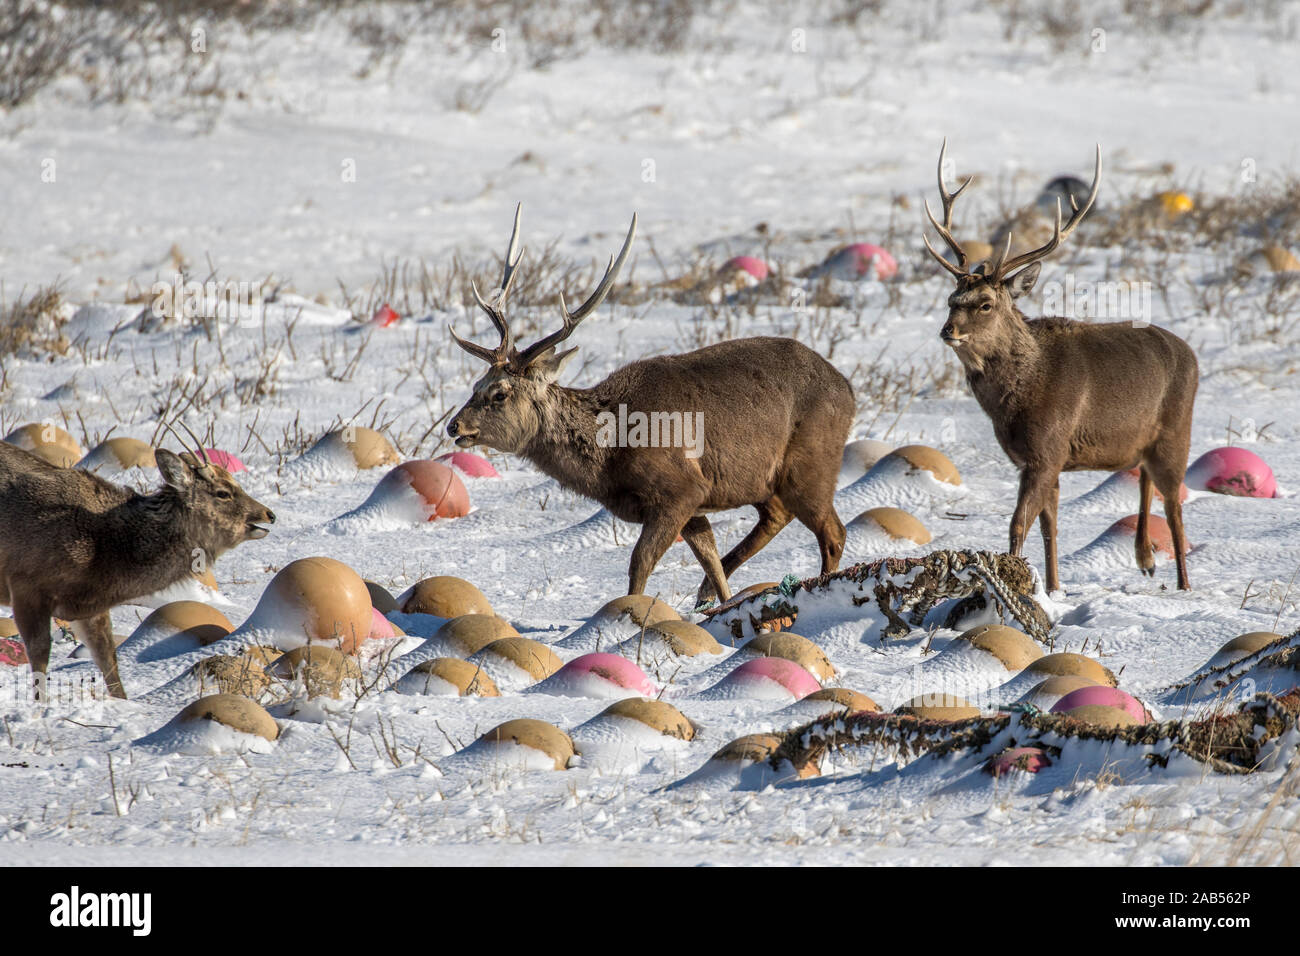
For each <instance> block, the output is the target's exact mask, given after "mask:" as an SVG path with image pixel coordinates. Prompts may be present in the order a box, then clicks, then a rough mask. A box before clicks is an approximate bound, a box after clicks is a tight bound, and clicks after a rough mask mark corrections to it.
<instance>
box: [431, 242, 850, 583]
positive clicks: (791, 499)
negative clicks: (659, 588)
mask: <svg viewBox="0 0 1300 956" xmlns="http://www.w3.org/2000/svg"><path fill="white" fill-rule="evenodd" d="M517 228H518V220H517V218H516V231H517ZM634 230H635V220H634V221H633V229H632V230H629V233H628V239H627V242H626V243H625V245H624V248H623V252H622V253H621V254H620V257H619V260H618V264H621V262H622V260H623V257H624V256H625V255H626V253H627V249H628V246H630V244H631V241H632V236H633V232H634ZM517 260H518V257H517V255H516V242H515V239H514V238H512V240H511V245H510V252H508V253H507V257H506V274H505V277H504V279H503V282H502V291H501V293H500V294H499V300H498V301H499V305H498V306H497V307H496V308H493V307H490V306H487V305H486V304H485V303H482V302H480V304H481V305H483V307H484V308H485V310H487V311H488V314H489V316H491V317H492V319H493V322H494V324H496V325H497V328H498V331H499V332H500V333H501V344H500V345H499V346H498V347H497V349H496V350H488V349H486V348H483V347H482V346H476V345H473V344H472V343H465V342H461V344H462V347H465V348H466V350H467V351H470V352H471V354H474V355H476V356H478V357H480V358H483V359H484V360H485V361H488V362H489V363H490V364H491V368H490V369H489V370H488V372H487V373H486V374H484V375H483V377H482V378H480V379H479V380H478V382H476V383H475V385H474V391H473V395H472V396H471V398H470V400H469V401H468V402H467V403H466V405H465V407H464V408H462V409H461V410H460V411H459V412H458V413H457V414H456V415H455V417H453V418H452V420H451V421H450V422H449V423H448V426H447V432H448V434H450V435H451V436H452V437H453V438H455V439H456V443H457V444H458V445H461V446H463V447H467V446H470V445H475V444H481V445H487V446H489V447H492V448H496V449H498V450H500V451H505V452H509V453H512V454H517V455H520V456H522V457H524V458H527V459H528V460H529V461H531V462H533V463H534V464H535V465H537V467H538V468H540V469H541V470H542V471H543V472H545V473H546V474H547V475H549V476H551V477H552V478H554V479H555V480H556V481H558V482H559V483H560V484H561V485H563V486H564V487H566V488H569V489H571V490H573V491H576V492H578V493H579V494H582V495H584V496H586V497H588V498H592V499H594V500H596V501H598V502H600V503H601V504H602V505H604V506H605V507H606V508H608V509H609V511H610V512H611V513H612V514H613V515H615V516H616V517H618V518H621V519H622V520H624V521H630V522H634V523H636V524H640V525H642V526H643V527H642V531H641V536H640V538H639V539H638V541H637V543H636V546H635V547H634V549H633V551H632V561H631V566H630V568H629V572H628V593H629V594H641V593H644V591H645V585H646V581H647V579H648V578H649V575H650V572H651V571H652V570H653V569H654V566H655V564H656V563H658V561H659V559H660V558H661V557H662V556H663V554H664V552H665V551H667V549H668V547H669V546H670V545H671V544H672V543H673V541H674V539H675V538H676V536H677V535H678V534H679V533H680V534H681V536H682V538H683V539H684V540H685V541H686V543H687V545H688V546H689V547H690V548H691V550H692V552H693V553H694V554H695V556H696V558H697V559H698V560H699V562H700V564H701V566H702V567H703V568H704V571H705V580H704V583H703V584H702V585H701V586H700V590H699V599H700V601H704V600H707V599H708V598H709V597H710V596H711V595H713V594H717V595H718V596H719V597H722V598H724V599H725V598H727V597H730V595H731V591H730V588H729V587H728V585H727V578H728V577H730V575H731V574H732V572H734V571H735V570H736V568H737V567H739V566H740V565H741V564H743V563H744V562H745V561H747V560H748V559H749V558H751V557H752V556H753V555H754V554H755V553H757V552H758V551H759V549H761V548H762V547H763V546H764V545H765V544H767V542H768V541H770V540H771V539H772V538H773V536H775V535H776V533H777V532H779V531H780V530H781V529H782V528H784V527H785V526H786V525H787V524H789V522H790V521H791V520H792V519H794V518H797V519H798V520H799V521H800V522H802V523H803V524H804V525H805V526H806V527H807V528H808V529H809V530H810V531H812V533H813V534H814V535H815V536H816V537H817V541H818V544H819V546H820V550H821V567H822V572H823V573H825V572H827V571H833V570H835V569H836V568H837V567H838V566H839V561H840V557H841V555H842V553H843V550H844V525H843V524H842V523H841V522H840V519H839V517H838V516H837V515H836V513H835V509H834V506H833V503H832V498H833V497H834V494H835V484H836V479H837V477H838V471H839V463H840V458H841V456H842V452H843V448H844V443H845V440H846V439H847V437H848V432H849V428H850V426H851V425H852V422H853V417H854V414H855V411H856V409H855V405H854V401H853V391H852V389H851V387H850V386H849V383H848V381H847V380H846V379H845V378H844V376H843V375H841V374H840V373H839V372H838V371H836V369H835V368H834V367H833V366H832V365H831V364H830V363H829V362H827V361H826V360H825V359H823V358H822V357H821V356H819V355H817V354H816V353H815V352H813V351H812V350H811V349H809V348H807V347H806V346H804V345H802V344H800V343H799V342H796V341H793V340H791V339H779V338H752V339H739V340H733V341H727V342H722V343H719V344H717V345H712V346H709V347H707V348H703V349H699V350H697V351H694V352H688V353H686V354H683V355H667V356H660V357H656V358H649V359H643V360H641V361H638V362H633V363H632V364H630V365H627V366H624V367H623V368H621V369H619V370H617V371H616V372H614V373H613V374H612V375H610V376H609V377H608V378H606V379H605V380H604V381H602V382H600V383H599V384H597V385H595V386H593V387H592V388H585V389H584V388H565V387H562V386H559V385H557V384H555V381H556V379H557V377H558V376H559V374H560V372H561V370H562V369H563V367H564V365H565V364H566V363H567V362H568V361H569V360H570V359H571V358H572V357H573V354H574V353H575V352H576V351H577V350H576V349H569V350H568V351H565V352H562V353H559V354H557V353H556V352H555V345H556V344H558V342H559V341H562V340H563V339H564V338H565V337H567V335H568V334H569V333H571V332H572V331H573V329H574V328H575V327H576V326H577V323H578V322H579V321H581V319H582V317H584V316H585V315H586V314H588V313H589V312H590V311H592V309H594V308H595V306H596V305H598V304H599V301H600V299H601V298H603V296H604V292H605V291H607V290H608V287H609V285H610V284H612V282H613V277H614V276H615V275H616V273H617V270H618V264H611V267H610V270H609V271H608V272H607V273H606V276H605V279H604V280H602V283H601V287H600V288H599V289H598V290H597V293H596V294H594V295H593V296H592V297H591V299H589V300H588V301H587V303H585V304H584V305H583V306H582V308H580V309H578V310H577V311H576V312H574V313H568V312H566V313H565V325H564V328H563V329H562V330H561V332H559V333H553V334H552V335H550V336H548V337H546V338H545V339H543V340H541V341H540V342H538V343H534V345H532V346H530V347H529V348H527V349H525V350H524V351H523V353H519V352H517V351H516V350H515V349H514V346H513V340H512V339H511V336H510V333H509V328H508V326H507V325H506V324H505V318H504V315H503V313H502V311H501V310H502V308H503V305H504V303H503V300H504V297H505V293H506V292H508V290H509V284H510V280H511V278H512V273H513V268H514V263H515V262H517ZM453 334H454V333H453ZM457 341H461V340H459V339H457ZM620 405H621V406H624V407H625V409H626V411H627V413H628V414H629V415H630V414H631V413H633V412H644V413H646V414H647V415H648V414H651V413H654V412H668V413H672V412H679V413H682V414H683V415H687V414H694V413H696V412H699V413H702V414H703V419H702V422H703V441H702V454H700V455H699V457H689V456H688V455H687V454H686V450H685V449H684V448H681V447H667V448H664V447H658V448H656V447H618V446H616V445H615V446H612V447H607V446H610V443H609V442H602V441H600V439H599V426H600V423H599V421H598V418H597V416H599V415H601V413H606V412H607V413H609V414H611V415H617V414H618V412H619V406H620ZM743 505H753V506H754V507H755V508H756V509H757V510H758V515H759V520H758V524H757V525H756V526H755V527H754V529H753V530H752V531H750V533H749V534H748V535H747V536H746V537H745V538H744V539H743V540H742V541H741V542H740V543H739V544H738V545H736V547H734V548H733V549H732V550H731V551H730V552H729V553H728V554H727V555H726V556H725V557H724V558H722V559H719V557H718V551H717V545H716V543H715V541H714V538H713V528H712V526H711V525H710V524H709V520H708V518H707V517H706V516H707V515H708V513H710V512H713V511H722V510H725V509H728V508H739V507H741V506H743Z"/></svg>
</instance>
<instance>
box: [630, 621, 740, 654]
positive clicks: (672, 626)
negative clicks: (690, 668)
mask: <svg viewBox="0 0 1300 956" xmlns="http://www.w3.org/2000/svg"><path fill="white" fill-rule="evenodd" d="M645 633H646V638H647V639H648V638H650V637H652V636H653V637H657V638H659V639H660V640H661V641H663V643H664V644H666V645H667V646H668V649H669V650H671V651H672V652H673V653H674V654H676V655H678V656H679V657H695V656H697V655H699V654H721V653H722V645H721V644H719V643H718V642H717V641H716V640H715V639H714V637H713V635H712V634H710V633H709V632H708V631H706V630H705V629H704V628H702V627H700V626H699V625H698V624H692V623H690V622H689V621H682V620H676V621H673V620H668V621H655V622H654V623H653V624H647V625H646V629H645ZM630 640H631V641H636V640H637V638H636V637H633V638H630Z"/></svg>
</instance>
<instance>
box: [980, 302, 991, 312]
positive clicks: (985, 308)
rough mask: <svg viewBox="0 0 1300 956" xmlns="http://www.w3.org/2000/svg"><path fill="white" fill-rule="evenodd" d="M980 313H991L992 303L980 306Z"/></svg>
mask: <svg viewBox="0 0 1300 956" xmlns="http://www.w3.org/2000/svg"><path fill="white" fill-rule="evenodd" d="M980 311H981V312H992V311H993V303H992V302H985V303H984V304H983V305H981V306H980Z"/></svg>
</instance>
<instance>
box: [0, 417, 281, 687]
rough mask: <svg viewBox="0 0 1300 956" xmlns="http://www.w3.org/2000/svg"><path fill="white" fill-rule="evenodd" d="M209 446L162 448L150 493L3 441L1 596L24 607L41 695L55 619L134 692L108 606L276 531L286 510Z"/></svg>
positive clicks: (113, 680) (23, 626) (22, 621)
mask: <svg viewBox="0 0 1300 956" xmlns="http://www.w3.org/2000/svg"><path fill="white" fill-rule="evenodd" d="M199 450H200V453H201V454H202V457H203V460H202V462H200V461H199V460H198V459H197V458H195V456H194V455H193V454H192V453H189V452H186V453H185V454H183V455H180V456H179V457H178V456H177V455H174V454H172V453H171V452H169V451H166V450H164V449H161V448H160V449H158V451H157V452H156V458H157V462H158V470H159V471H160V472H162V476H163V481H164V482H165V484H164V485H163V487H162V489H160V490H159V491H157V492H155V493H153V494H152V495H141V494H139V493H137V492H134V491H130V490H128V489H126V488H122V487H120V486H118V485H115V484H113V483H111V482H108V481H105V480H104V479H102V478H100V477H98V476H96V475H93V474H89V473H87V472H84V471H77V470H74V469H70V468H56V467H55V466H54V465H51V464H49V463H48V462H46V461H43V460H42V459H40V458H37V457H36V456H35V455H32V454H30V453H28V452H25V451H23V450H22V449H21V448H16V447H14V446H13V445H9V444H6V443H4V442H0V514H3V520H0V604H8V605H10V606H11V607H12V608H13V612H14V622H15V623H16V624H17V625H18V633H19V634H21V635H22V639H23V643H24V644H25V645H26V646H27V657H28V660H30V661H31V665H32V674H33V676H34V678H35V682H36V693H37V697H38V699H39V698H41V697H43V696H44V689H45V688H44V683H45V673H46V670H47V668H48V666H49V660H50V618H51V617H52V616H57V617H60V618H64V619H65V620H68V621H70V622H71V623H72V630H73V633H74V634H76V636H77V638H78V639H79V640H81V641H82V642H83V643H84V644H85V645H86V646H87V647H89V648H90V653H91V656H92V657H93V658H94V660H95V663H96V664H97V665H98V666H99V669H100V671H102V672H103V674H104V681H105V682H106V683H107V685H108V690H109V693H110V694H112V695H113V696H114V697H126V691H125V689H124V688H123V687H122V679H121V676H120V675H119V674H118V669H117V647H116V646H115V644H114V643H113V632H112V626H111V622H110V620H109V614H108V612H109V610H110V609H111V608H113V607H114V606H116V605H118V604H124V603H127V602H129V601H131V600H132V599H133V598H139V597H143V596H145V595H148V594H152V593H154V592H155V591H159V590H161V589H162V588H165V587H167V586H168V585H170V584H173V583H175V582H176V581H179V580H180V579H181V578H183V577H185V576H186V575H188V574H190V573H191V571H192V570H193V565H194V562H195V561H196V559H198V558H199V557H200V556H202V558H203V560H205V561H206V562H209V563H210V562H212V561H214V560H216V558H217V556H218V555H220V554H221V553H223V552H225V551H229V550H230V549H231V548H233V547H235V546H236V545H238V544H241V543H243V542H244V541H250V540H256V539H258V538H264V537H266V535H267V529H266V528H264V527H262V525H263V524H271V523H274V521H275V515H274V514H272V513H271V512H270V510H268V509H267V508H266V507H265V506H264V505H261V504H259V503H258V502H256V501H254V500H253V499H252V498H250V497H249V496H248V495H247V494H245V493H244V491H243V489H241V488H240V487H239V485H238V484H236V483H235V480H234V479H233V478H231V477H230V474H229V472H227V471H226V470H225V469H224V468H222V467H220V466H219V465H214V464H212V463H211V462H209V461H208V460H207V454H206V453H204V452H203V451H202V449H201V448H200V449H199Z"/></svg>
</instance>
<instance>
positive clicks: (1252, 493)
mask: <svg viewBox="0 0 1300 956" xmlns="http://www.w3.org/2000/svg"><path fill="white" fill-rule="evenodd" d="M1186 481H1187V487H1188V488H1192V489H1194V490H1196V491H1213V492H1215V493H1216V494H1220V495H1234V496H1236V497H1239V498H1276V497H1277V480H1276V479H1275V478H1274V477H1273V469H1272V468H1270V467H1268V464H1267V462H1265V461H1264V459H1262V458H1260V457H1259V455H1256V454H1255V453H1254V452H1253V451H1249V450H1248V449H1245V448H1238V447H1236V446H1235V445H1234V446H1229V447H1226V448H1215V449H1213V450H1211V451H1207V452H1206V453H1205V454H1204V455H1202V456H1201V457H1200V458H1198V459H1196V461H1194V462H1192V464H1191V465H1190V466H1189V467H1188V469H1187V478H1186Z"/></svg>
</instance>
